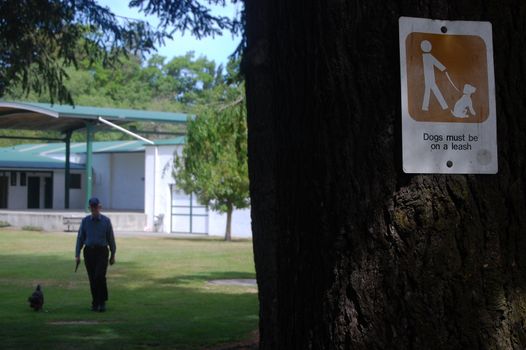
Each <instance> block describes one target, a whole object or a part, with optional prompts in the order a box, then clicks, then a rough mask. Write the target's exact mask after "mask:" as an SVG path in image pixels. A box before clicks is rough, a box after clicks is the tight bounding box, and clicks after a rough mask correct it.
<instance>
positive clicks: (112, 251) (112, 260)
mask: <svg viewBox="0 0 526 350" xmlns="http://www.w3.org/2000/svg"><path fill="white" fill-rule="evenodd" d="M106 238H107V240H108V245H109V246H110V265H113V264H114V263H115V252H116V251H117V245H116V244H115V235H114V234H113V226H112V225H111V220H110V219H108V232H107V234H106Z"/></svg>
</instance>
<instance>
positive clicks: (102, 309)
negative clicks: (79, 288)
mask: <svg viewBox="0 0 526 350" xmlns="http://www.w3.org/2000/svg"><path fill="white" fill-rule="evenodd" d="M104 311H106V305H104V304H100V305H99V312H104Z"/></svg>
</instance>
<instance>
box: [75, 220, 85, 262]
mask: <svg viewBox="0 0 526 350" xmlns="http://www.w3.org/2000/svg"><path fill="white" fill-rule="evenodd" d="M85 241H86V232H85V231H84V219H82V221H81V222H80V227H79V231H78V233H77V244H76V246H75V260H76V261H80V250H81V249H82V247H83V246H84V242H85Z"/></svg>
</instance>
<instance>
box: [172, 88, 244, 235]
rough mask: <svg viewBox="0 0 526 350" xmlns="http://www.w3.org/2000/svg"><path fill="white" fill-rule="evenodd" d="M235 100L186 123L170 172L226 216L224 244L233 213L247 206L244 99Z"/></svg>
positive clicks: (181, 185)
mask: <svg viewBox="0 0 526 350" xmlns="http://www.w3.org/2000/svg"><path fill="white" fill-rule="evenodd" d="M240 88H241V87H240ZM237 91H239V90H237ZM236 101H237V103H235V104H230V105H228V106H225V107H222V108H219V109H216V110H210V109H208V110H207V111H203V112H202V113H200V114H199V115H198V117H197V118H195V119H193V120H189V121H188V126H187V136H186V142H185V145H184V148H183V151H182V155H178V154H175V155H174V159H175V160H174V170H173V176H174V178H175V180H176V186H177V187H178V188H180V189H181V190H183V191H184V192H185V193H187V194H190V193H194V194H196V195H197V199H198V201H199V202H200V203H202V204H204V205H208V206H210V208H211V209H212V210H216V211H218V212H221V213H226V214H227V221H226V229H225V240H227V241H230V240H231V237H232V236H231V231H232V229H231V228H232V212H233V210H234V209H235V208H238V209H242V208H247V207H248V206H249V205H250V200H249V193H248V165H247V128H246V113H245V107H244V103H243V100H239V101H238V100H236Z"/></svg>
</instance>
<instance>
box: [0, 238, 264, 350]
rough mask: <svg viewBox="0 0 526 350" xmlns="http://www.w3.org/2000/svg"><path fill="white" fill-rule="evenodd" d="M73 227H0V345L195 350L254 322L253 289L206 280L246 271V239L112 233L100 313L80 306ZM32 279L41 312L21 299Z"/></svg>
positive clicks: (82, 275) (83, 283) (237, 335)
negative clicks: (112, 255)
mask: <svg viewBox="0 0 526 350" xmlns="http://www.w3.org/2000/svg"><path fill="white" fill-rule="evenodd" d="M75 239H76V234H71V233H70V234H62V233H41V232H27V231H14V230H9V229H1V230H0V348H2V349H79V350H80V349H202V348H211V347H213V346H215V345H218V344H222V343H229V342H235V341H239V340H241V339H243V338H246V337H248V336H249V334H250V333H251V332H252V331H254V330H255V329H256V328H257V322H258V317H257V293H256V290H255V288H246V287H233V286H216V285H210V284H208V283H207V281H208V280H211V279H223V278H228V279H230V278H255V273H254V264H253V258H252V247H251V246H252V243H251V242H249V241H241V242H231V243H227V242H223V241H219V240H181V239H172V238H145V237H143V238H139V237H119V236H118V235H117V259H116V264H115V265H113V266H111V267H109V269H108V276H107V277H108V288H109V294H110V295H109V299H110V300H109V301H108V304H107V312H105V313H95V312H92V311H90V302H91V296H90V293H89V284H88V280H87V275H86V272H85V268H84V266H83V265H81V266H80V267H79V270H78V272H77V273H74V267H75V263H74V258H73V255H74V244H75ZM37 284H41V285H42V288H43V291H44V295H45V304H44V311H43V312H34V311H32V310H31V309H30V308H29V306H28V303H27V297H28V296H29V295H30V294H31V292H32V291H33V289H34V288H35V286H36V285H37Z"/></svg>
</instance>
